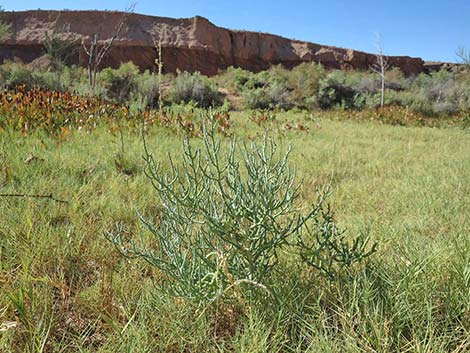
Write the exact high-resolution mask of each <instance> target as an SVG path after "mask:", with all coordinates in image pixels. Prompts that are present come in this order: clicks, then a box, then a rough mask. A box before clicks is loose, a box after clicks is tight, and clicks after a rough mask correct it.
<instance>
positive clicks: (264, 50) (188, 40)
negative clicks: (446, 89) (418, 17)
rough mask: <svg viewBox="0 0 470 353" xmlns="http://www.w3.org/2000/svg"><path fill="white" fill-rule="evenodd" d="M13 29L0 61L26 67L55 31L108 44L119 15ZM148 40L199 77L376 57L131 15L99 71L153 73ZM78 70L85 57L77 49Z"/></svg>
mask: <svg viewBox="0 0 470 353" xmlns="http://www.w3.org/2000/svg"><path fill="white" fill-rule="evenodd" d="M4 16H5V18H6V20H8V21H9V22H10V23H11V25H12V35H11V37H10V38H9V39H7V40H5V41H3V42H2V43H0V61H3V60H5V59H13V58H14V57H18V58H20V59H22V60H23V61H25V62H30V61H32V60H34V59H36V58H38V57H40V56H41V55H43V50H42V43H43V42H44V40H45V39H46V36H47V35H48V34H49V35H50V34H51V33H52V32H53V31H55V32H56V33H60V36H61V37H62V38H63V39H68V40H76V41H77V43H80V42H81V40H82V39H86V38H89V37H91V36H92V35H94V34H95V33H100V38H101V39H106V38H109V37H110V36H111V35H112V32H113V30H114V28H115V26H116V24H117V23H118V22H119V20H120V19H121V18H122V13H119V12H108V11H24V12H8V13H5V14H4ZM152 37H154V38H155V39H156V40H157V41H158V40H160V41H161V44H162V55H163V62H164V65H165V71H167V72H175V71H176V69H179V70H181V71H184V70H186V71H200V72H201V73H203V74H206V75H213V74H216V73H217V72H218V71H219V70H221V69H225V68H227V67H229V66H238V67H242V68H244V69H248V70H252V71H259V70H263V69H267V68H269V67H270V66H271V65H273V64H282V65H285V66H286V67H293V66H295V65H297V64H299V63H301V62H305V61H307V62H309V61H315V62H319V63H322V64H323V65H324V66H325V67H327V68H338V69H339V68H354V69H361V70H367V69H368V68H369V67H370V65H371V64H372V63H374V62H375V55H373V54H368V53H364V52H360V51H356V50H351V49H341V48H336V47H331V46H325V45H319V44H314V43H309V42H302V41H297V40H290V39H287V38H283V37H280V36H275V35H271V34H265V33H256V32H247V31H233V30H229V29H225V28H220V27H217V26H215V25H214V24H212V23H211V22H209V21H208V20H206V19H205V18H202V17H194V18H191V19H172V18H164V17H152V16H145V15H138V14H131V15H130V16H129V18H128V20H127V23H126V25H125V27H124V29H123V31H122V32H121V35H120V37H119V39H118V40H116V42H115V44H114V46H113V48H112V50H111V52H110V53H109V55H108V56H107V57H106V59H105V60H104V62H103V64H102V66H103V67H106V66H112V67H116V66H118V65H119V64H120V63H122V62H127V61H133V62H134V63H135V64H137V65H138V66H139V67H140V68H142V69H152V68H153V67H154V59H155V57H156V49H155V48H154V45H153V40H152ZM77 47H78V54H77V56H76V58H74V62H75V63H76V64H81V65H84V64H85V62H86V56H85V53H84V51H83V49H82V48H81V46H80V45H79V44H77ZM389 61H390V63H391V64H392V65H393V66H396V67H399V68H400V69H401V70H402V71H403V72H404V73H405V74H416V73H420V72H422V71H423V70H425V66H424V61H423V60H422V59H420V58H411V57H406V56H391V57H389Z"/></svg>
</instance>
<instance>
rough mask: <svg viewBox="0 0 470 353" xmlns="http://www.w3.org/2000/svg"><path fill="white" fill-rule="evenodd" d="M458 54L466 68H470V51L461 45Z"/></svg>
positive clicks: (459, 59)
mask: <svg viewBox="0 0 470 353" xmlns="http://www.w3.org/2000/svg"><path fill="white" fill-rule="evenodd" d="M456 54H457V58H458V61H459V62H460V63H461V64H463V65H464V66H465V68H467V69H470V51H468V50H466V49H465V48H464V47H459V48H458V49H457V52H456Z"/></svg>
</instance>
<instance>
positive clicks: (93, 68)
mask: <svg viewBox="0 0 470 353" xmlns="http://www.w3.org/2000/svg"><path fill="white" fill-rule="evenodd" d="M135 6H136V3H135V2H134V3H132V4H131V5H130V6H129V7H128V8H127V9H126V10H125V11H124V13H123V15H122V17H121V19H120V21H119V22H118V24H117V25H116V27H115V28H114V31H113V35H112V36H111V38H108V39H106V40H104V41H102V42H101V43H100V34H99V33H95V34H94V35H93V37H92V38H91V40H90V41H89V43H86V41H85V40H83V41H82V46H83V49H84V50H85V53H86V55H87V56H88V63H87V67H88V83H89V84H90V87H92V88H95V85H96V74H97V73H98V69H99V67H100V65H101V62H102V61H103V59H104V57H105V56H106V55H107V54H108V53H109V51H110V50H111V47H112V46H113V44H114V41H115V40H116V39H117V38H118V37H119V35H120V34H121V31H122V28H123V27H124V25H125V24H126V22H127V19H128V18H129V16H130V14H132V13H133V12H134V9H135Z"/></svg>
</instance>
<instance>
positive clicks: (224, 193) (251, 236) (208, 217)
mask: <svg viewBox="0 0 470 353" xmlns="http://www.w3.org/2000/svg"><path fill="white" fill-rule="evenodd" d="M216 127H217V126H216V122H215V120H214V119H213V118H211V120H210V123H209V126H207V125H203V147H202V148H201V147H196V146H195V145H194V144H193V143H191V142H190V141H189V140H188V139H187V138H186V139H185V140H184V142H183V152H182V162H181V165H180V167H178V166H177V165H175V164H174V163H173V159H171V158H170V160H169V166H170V171H169V172H168V173H165V172H164V171H163V170H162V167H161V165H160V164H159V163H158V162H156V161H155V160H154V158H153V157H152V155H151V154H150V152H149V151H148V149H147V146H145V154H144V157H145V160H146V168H145V172H146V175H147V177H148V178H149V179H150V181H151V183H152V185H153V187H154V188H155V190H156V193H157V196H158V202H159V205H160V211H159V213H158V215H155V216H157V217H158V220H159V222H158V224H154V223H153V222H151V221H149V220H147V219H146V218H144V217H143V216H141V217H140V218H141V220H142V222H143V224H144V225H145V226H146V228H147V229H148V230H149V231H150V233H151V235H152V236H153V237H154V240H155V242H153V243H154V244H155V245H156V246H150V245H149V244H145V242H144V241H143V240H142V239H143V237H141V240H142V241H141V242H140V243H138V242H136V241H135V240H134V239H128V238H126V234H125V232H124V231H123V228H122V227H119V228H118V232H117V234H108V236H109V239H110V240H111V241H112V242H114V244H115V245H117V246H118V248H119V249H120V250H121V251H122V252H123V254H125V255H127V256H137V257H140V258H142V259H144V260H146V261H147V262H149V263H150V264H151V265H153V266H156V267H157V268H159V269H160V270H161V271H162V272H163V274H164V275H165V276H166V278H165V279H166V281H165V284H164V285H163V286H162V288H161V289H162V290H168V291H169V292H170V294H172V295H174V296H178V297H183V298H186V299H189V300H194V301H196V302H197V303H199V304H204V303H211V302H213V301H215V300H217V299H219V298H226V296H227V297H230V296H233V295H235V296H237V295H241V294H242V293H244V289H248V288H249V289H259V290H260V291H261V293H262V294H263V295H265V294H266V293H270V294H271V295H274V296H275V292H276V291H275V289H276V288H275V283H273V282H274V281H271V280H272V274H273V271H274V269H275V268H276V267H279V266H280V265H279V257H280V256H281V251H288V252H290V253H294V254H295V253H297V254H298V255H299V257H298V258H299V259H302V260H303V262H304V263H306V264H308V265H310V266H313V267H314V268H315V269H317V271H318V273H319V274H321V275H326V276H328V277H330V278H332V277H334V276H335V274H336V273H337V272H338V271H340V270H341V269H342V268H343V267H349V266H350V265H352V264H353V263H355V262H357V261H360V260H362V259H363V258H364V257H367V256H368V255H370V254H371V252H373V251H374V249H375V247H373V248H372V250H371V251H366V245H367V239H365V238H364V237H362V236H360V237H358V238H357V239H355V240H354V241H353V242H352V243H348V242H347V241H346V240H345V238H344V236H343V234H342V233H341V232H340V231H339V230H338V229H337V227H336V225H335V223H334V220H333V215H332V212H331V210H330V208H329V207H328V206H327V205H326V198H327V197H328V195H329V191H328V188H325V189H324V190H323V191H322V192H319V197H318V199H316V200H312V206H311V207H310V208H309V210H308V211H307V212H306V213H304V214H302V213H300V212H299V211H298V210H299V196H300V190H301V187H302V183H301V182H297V181H296V177H295V173H294V171H293V169H292V168H291V166H290V164H289V151H288V152H287V153H285V154H283V153H282V152H281V151H279V150H278V146H277V145H276V144H275V142H274V141H273V140H269V139H267V138H266V137H265V139H264V140H263V143H262V144H261V145H259V144H257V143H254V142H253V143H252V144H251V145H247V144H246V143H244V142H238V141H237V140H235V139H234V140H232V142H231V144H230V145H229V146H228V150H227V152H226V153H223V152H222V145H221V141H220V140H219V139H218V138H217V136H216V133H215V132H216ZM239 156H241V159H239V158H240V157H239ZM154 219H155V218H154ZM256 292H257V291H255V293H256ZM250 293H252V291H250ZM278 299H280V298H278Z"/></svg>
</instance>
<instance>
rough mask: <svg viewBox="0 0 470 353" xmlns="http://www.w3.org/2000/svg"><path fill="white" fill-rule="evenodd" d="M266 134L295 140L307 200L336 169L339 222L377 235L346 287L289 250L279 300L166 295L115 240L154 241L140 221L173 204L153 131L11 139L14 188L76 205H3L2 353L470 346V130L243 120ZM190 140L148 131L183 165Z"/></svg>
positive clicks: (1, 163) (6, 179)
mask: <svg viewBox="0 0 470 353" xmlns="http://www.w3.org/2000/svg"><path fill="white" fill-rule="evenodd" d="M286 124H289V125H288V126H287V127H286ZM298 124H300V125H298ZM299 126H300V127H301V128H297V127H299ZM289 127H293V128H292V129H290V128H289ZM304 127H306V128H308V131H304ZM264 130H267V131H268V133H269V135H270V136H272V137H274V138H276V140H277V141H279V142H282V144H283V145H289V144H291V145H292V147H293V151H292V155H291V162H292V164H293V165H295V166H296V168H297V172H298V175H299V177H303V178H304V187H303V189H302V202H303V203H304V204H305V205H307V204H308V203H309V202H310V201H311V200H312V198H313V197H314V195H315V188H316V187H317V186H319V185H323V184H325V183H326V182H328V180H329V178H330V176H331V175H333V183H332V185H333V191H334V192H333V195H332V196H331V198H330V203H331V205H332V207H333V209H334V211H335V214H336V219H337V221H338V223H339V225H340V226H341V227H342V228H345V229H347V234H351V235H354V234H357V233H359V232H363V231H366V230H368V231H369V234H370V237H371V239H372V240H373V241H376V242H377V243H378V251H377V252H376V253H375V254H373V255H372V256H371V257H370V258H368V260H367V261H366V262H365V263H362V264H360V265H358V266H355V267H354V268H352V269H351V270H350V272H349V273H348V276H345V277H344V278H343V277H340V278H337V279H336V280H334V281H328V280H326V279H324V278H319V277H317V276H315V274H314V273H312V271H309V270H307V269H297V264H296V263H294V262H293V261H289V256H288V254H285V256H284V257H285V258H284V265H283V266H284V269H285V271H284V272H283V273H279V274H277V276H278V277H279V282H280V283H283V284H284V287H283V288H284V289H283V293H284V294H283V298H284V299H285V300H284V301H282V303H281V304H280V305H279V306H276V307H273V306H272V305H269V303H267V304H266V305H265V306H262V305H259V306H253V305H249V304H246V305H245V306H242V307H240V306H233V305H228V304H221V305H217V306H214V307H211V308H210V310H206V311H204V312H200V311H198V310H197V308H196V307H195V306H194V305H192V304H191V303H188V302H186V301H183V300H179V299H174V298H171V297H168V296H166V295H164V294H162V293H160V292H159V291H158V289H157V288H156V286H155V284H157V283H159V281H160V277H161V274H160V273H159V271H157V270H156V269H154V268H152V267H151V266H150V265H148V264H146V263H145V262H143V261H140V260H137V259H127V258H124V257H122V256H121V255H120V253H119V252H118V251H117V250H116V249H115V248H114V247H113V245H112V244H111V243H110V242H109V241H108V240H107V239H106V238H105V236H104V232H105V231H106V230H112V229H113V227H114V225H115V224H116V223H117V222H124V223H125V224H127V225H129V227H130V228H131V229H133V230H135V232H138V231H139V228H138V226H139V220H138V217H137V215H136V211H140V212H142V213H144V214H146V215H148V216H150V217H151V216H152V215H155V212H156V210H157V209H158V204H157V202H156V198H155V196H154V191H153V189H152V187H151V185H150V183H149V182H148V180H147V179H146V177H145V175H144V173H143V167H144V161H143V159H142V157H141V156H142V150H143V146H142V140H141V138H140V136H139V133H138V132H129V131H124V133H123V144H121V138H120V135H119V134H117V135H112V134H110V133H109V132H108V131H107V130H106V128H105V127H101V128H98V129H97V130H95V131H93V132H91V133H78V132H72V133H71V134H70V135H68V136H66V137H65V138H64V139H61V140H59V139H57V138H52V137H49V136H47V135H46V134H45V133H41V132H34V133H32V134H31V135H28V136H25V137H24V136H22V135H21V134H20V133H16V132H11V131H4V132H1V133H0V194H41V195H49V194H52V195H53V197H54V198H56V199H59V200H64V201H67V203H60V202H56V201H54V200H52V199H48V198H44V199H40V198H30V197H24V198H21V197H8V196H2V197H0V351H1V352H221V351H231V352H468V351H470V133H469V131H468V130H464V129H461V128H457V127H454V128H427V127H400V126H390V125H382V124H377V123H372V122H353V121H334V120H327V119H325V120H324V119H321V118H317V119H316V120H314V121H312V120H306V119H305V118H304V117H303V115H301V114H297V115H296V114H293V113H284V114H279V115H278V117H277V121H276V122H271V123H267V124H266V125H265V126H263V127H259V126H257V125H256V124H254V123H253V122H251V121H249V119H248V117H247V114H245V113H234V115H233V128H232V129H231V130H230V131H231V133H233V134H235V135H236V136H239V137H240V138H242V139H258V138H261V136H262V135H263V131H264ZM222 138H223V139H225V140H227V141H228V138H224V137H222ZM181 139H182V134H181V133H177V132H175V131H171V130H169V129H165V128H158V127H152V128H151V129H150V131H149V132H148V136H147V142H148V144H149V147H150V149H151V150H152V151H153V152H154V154H155V155H156V156H161V157H163V156H165V155H166V154H167V153H168V152H171V153H172V155H173V156H174V157H175V160H178V154H179V153H180V146H181V142H180V141H181ZM122 147H124V151H122Z"/></svg>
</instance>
